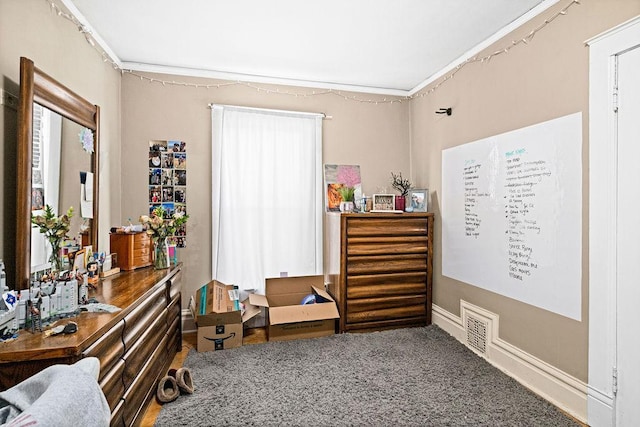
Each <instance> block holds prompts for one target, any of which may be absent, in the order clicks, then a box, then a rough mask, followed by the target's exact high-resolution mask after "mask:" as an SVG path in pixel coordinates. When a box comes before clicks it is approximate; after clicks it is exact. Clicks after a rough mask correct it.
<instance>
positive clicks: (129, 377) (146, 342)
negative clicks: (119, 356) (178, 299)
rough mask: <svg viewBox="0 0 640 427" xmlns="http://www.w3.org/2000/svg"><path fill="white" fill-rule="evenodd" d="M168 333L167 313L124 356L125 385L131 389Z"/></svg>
mask: <svg viewBox="0 0 640 427" xmlns="http://www.w3.org/2000/svg"><path fill="white" fill-rule="evenodd" d="M166 332H167V323H166V313H163V315H161V316H159V317H158V318H157V319H156V321H155V322H153V323H152V324H151V325H150V327H149V328H147V329H146V331H145V333H144V334H143V335H142V336H141V337H140V339H139V340H137V341H136V343H135V344H134V345H133V346H131V348H130V349H129V350H128V351H127V353H126V354H125V355H124V360H125V362H126V368H125V372H124V376H123V378H124V385H125V387H129V386H130V385H131V383H132V382H133V380H134V379H135V377H136V375H138V374H139V373H140V371H141V370H142V367H143V366H144V364H145V363H146V362H147V360H148V359H149V357H151V354H153V352H154V351H155V350H156V349H157V347H158V343H160V341H162V338H164V336H165V334H166Z"/></svg>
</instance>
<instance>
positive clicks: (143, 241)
mask: <svg viewBox="0 0 640 427" xmlns="http://www.w3.org/2000/svg"><path fill="white" fill-rule="evenodd" d="M149 248H151V237H149V235H148V234H147V233H138V234H134V236H133V249H134V250H135V249H149Z"/></svg>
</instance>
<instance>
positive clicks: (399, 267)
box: [326, 213, 434, 332]
mask: <svg viewBox="0 0 640 427" xmlns="http://www.w3.org/2000/svg"><path fill="white" fill-rule="evenodd" d="M330 215H333V214H330ZM338 218H339V221H340V225H339V244H336V243H337V242H335V241H332V240H335V239H336V238H337V235H338V233H337V227H336V225H335V224H334V225H333V227H332V224H331V222H332V221H333V222H335V221H337V220H338ZM433 219H434V214H433V213H401V214H398V213H388V214H387V213H368V214H340V215H339V216H338V215H337V214H335V215H333V217H331V216H330V217H329V218H328V222H329V224H327V225H328V242H327V243H328V245H329V248H328V251H329V254H328V255H329V258H330V259H331V257H332V254H331V251H335V250H337V248H339V274H337V275H332V274H328V275H326V276H327V280H328V283H329V292H330V293H331V294H332V296H333V297H334V298H335V299H336V301H337V303H338V308H339V310H340V325H339V330H340V332H347V331H367V330H381V329H391V328H398V327H408V326H425V325H429V324H431V303H432V301H431V281H432V258H433ZM332 228H333V230H334V231H335V232H334V233H331V230H332ZM332 235H333V236H334V237H333V238H332V237H331V236H332ZM335 255H337V254H335ZM335 255H334V259H335V258H336V257H335ZM335 263H337V262H334V264H335ZM328 264H329V265H330V264H331V260H329V262H328Z"/></svg>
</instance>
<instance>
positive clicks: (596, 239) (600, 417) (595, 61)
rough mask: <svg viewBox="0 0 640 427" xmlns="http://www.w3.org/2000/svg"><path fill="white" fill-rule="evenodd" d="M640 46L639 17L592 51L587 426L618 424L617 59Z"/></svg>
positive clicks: (598, 40) (595, 42) (593, 42)
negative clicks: (615, 392)
mask: <svg viewBox="0 0 640 427" xmlns="http://www.w3.org/2000/svg"><path fill="white" fill-rule="evenodd" d="M638 43H640V16H637V17H635V18H633V19H631V20H629V21H627V22H624V23H622V24H620V25H618V26H616V27H614V28H612V29H610V30H608V31H606V32H604V33H602V34H600V35H598V36H596V37H594V38H592V39H590V40H588V41H587V42H586V44H587V45H588V46H589V388H588V403H587V404H588V421H589V422H588V423H589V425H592V426H597V427H601V426H602V427H606V426H613V425H616V420H615V395H614V391H613V390H614V384H613V381H614V376H613V372H614V367H615V366H616V314H617V308H616V289H617V276H618V270H617V240H618V234H617V233H618V227H617V223H616V218H617V193H618V189H617V175H618V164H617V157H618V152H617V139H616V118H615V113H614V105H615V104H614V103H615V100H614V92H615V90H614V87H615V81H614V79H615V75H616V68H615V67H616V57H617V55H619V54H621V53H623V52H625V51H627V50H628V49H630V48H632V47H634V46H636V45H638Z"/></svg>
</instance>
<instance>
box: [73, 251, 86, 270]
mask: <svg viewBox="0 0 640 427" xmlns="http://www.w3.org/2000/svg"><path fill="white" fill-rule="evenodd" d="M84 269H85V251H84V249H80V250H79V251H77V252H76V253H75V254H74V259H73V270H78V271H84Z"/></svg>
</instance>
